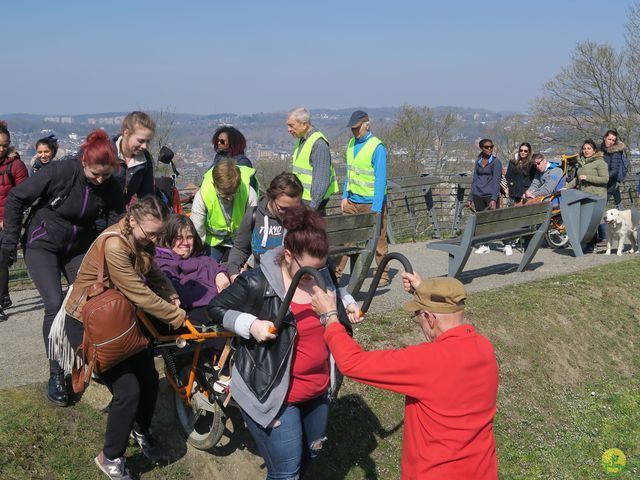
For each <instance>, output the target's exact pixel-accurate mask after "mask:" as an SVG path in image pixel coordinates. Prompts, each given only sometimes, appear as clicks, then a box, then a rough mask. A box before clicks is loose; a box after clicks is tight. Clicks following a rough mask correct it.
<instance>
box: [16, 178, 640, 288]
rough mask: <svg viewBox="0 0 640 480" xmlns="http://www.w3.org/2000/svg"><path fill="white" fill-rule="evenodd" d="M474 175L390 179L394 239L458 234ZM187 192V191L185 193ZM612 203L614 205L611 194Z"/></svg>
mask: <svg viewBox="0 0 640 480" xmlns="http://www.w3.org/2000/svg"><path fill="white" fill-rule="evenodd" d="M639 181H640V172H639V173H638V174H636V175H629V176H628V177H627V178H626V179H625V181H624V182H623V183H622V184H621V185H620V192H621V194H622V208H631V207H639V206H640V198H639V197H638V193H637V186H638V182H639ZM470 186H471V175H468V174H466V173H462V174H461V173H458V174H444V175H437V176H431V175H428V174H423V175H420V176H407V177H396V178H390V179H389V181H388V193H387V198H388V201H387V207H388V210H389V222H388V224H389V226H388V229H387V232H388V235H389V239H390V240H391V242H392V243H403V242H414V241H418V240H426V239H430V238H442V237H448V236H455V235H456V234H457V233H458V232H460V231H461V230H462V229H463V228H464V225H465V222H466V217H467V215H468V209H466V208H464V205H465V203H466V200H467V198H468V196H469V190H468V189H469V187H470ZM182 196H183V197H185V196H186V193H185V194H183V195H182ZM607 204H608V207H607V208H612V207H613V206H615V205H614V202H613V199H612V197H611V196H609V198H608V202H607ZM327 214H328V215H339V214H340V195H334V197H333V198H332V199H331V201H330V202H329V204H328V206H327ZM29 281H30V280H29V275H28V273H27V268H26V265H25V263H24V259H23V258H22V252H20V251H19V253H18V259H17V261H16V262H15V264H14V265H13V266H12V267H11V268H10V270H9V283H10V285H17V284H24V283H27V282H29Z"/></svg>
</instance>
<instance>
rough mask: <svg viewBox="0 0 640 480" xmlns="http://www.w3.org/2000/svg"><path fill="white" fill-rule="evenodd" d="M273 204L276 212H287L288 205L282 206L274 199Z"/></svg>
mask: <svg viewBox="0 0 640 480" xmlns="http://www.w3.org/2000/svg"><path fill="white" fill-rule="evenodd" d="M273 205H274V206H275V207H276V210H277V211H278V213H282V214H285V213H287V209H288V208H289V207H283V206H282V205H280V204H279V203H278V202H277V201H276V200H273Z"/></svg>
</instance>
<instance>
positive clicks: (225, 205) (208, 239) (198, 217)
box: [191, 159, 258, 261]
mask: <svg viewBox="0 0 640 480" xmlns="http://www.w3.org/2000/svg"><path fill="white" fill-rule="evenodd" d="M254 174H255V170H254V169H253V168H250V167H245V166H238V165H236V162H235V161H233V160H230V159H224V160H221V161H220V162H219V163H218V164H217V165H216V166H215V167H213V168H212V169H209V170H208V171H207V172H206V173H205V175H204V179H203V180H202V186H201V187H200V190H198V192H197V193H196V195H195V197H194V199H193V206H192V208H191V220H192V221H193V224H194V226H195V227H196V231H197V232H198V235H200V238H202V241H203V243H204V246H205V250H206V252H207V253H208V254H209V256H210V257H212V258H215V259H216V260H218V261H226V257H227V255H228V252H229V250H230V249H231V247H232V246H233V240H234V238H235V234H236V231H237V230H238V228H239V227H240V223H241V222H242V218H243V217H244V213H245V211H246V210H247V208H248V207H255V206H256V205H257V203H258V195H257V194H256V191H255V190H254V189H253V187H252V186H251V182H252V178H253V176H254Z"/></svg>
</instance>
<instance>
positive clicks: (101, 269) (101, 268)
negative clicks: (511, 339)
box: [97, 232, 126, 284]
mask: <svg viewBox="0 0 640 480" xmlns="http://www.w3.org/2000/svg"><path fill="white" fill-rule="evenodd" d="M100 237H104V238H103V239H102V243H100V244H98V276H97V281H98V283H102V284H104V260H105V259H104V249H105V244H106V243H107V239H108V238H110V237H120V238H122V239H123V240H126V237H125V236H124V235H122V234H121V233H118V232H103V233H101V234H100V235H99V236H98V238H100Z"/></svg>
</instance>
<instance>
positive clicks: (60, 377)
mask: <svg viewBox="0 0 640 480" xmlns="http://www.w3.org/2000/svg"><path fill="white" fill-rule="evenodd" d="M47 398H48V399H49V401H50V402H51V403H53V404H54V405H57V406H59V407H66V406H67V404H68V403H69V396H68V395H67V387H66V385H65V383H64V372H62V371H61V372H56V373H51V376H50V377H49V383H48V385H47Z"/></svg>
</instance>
